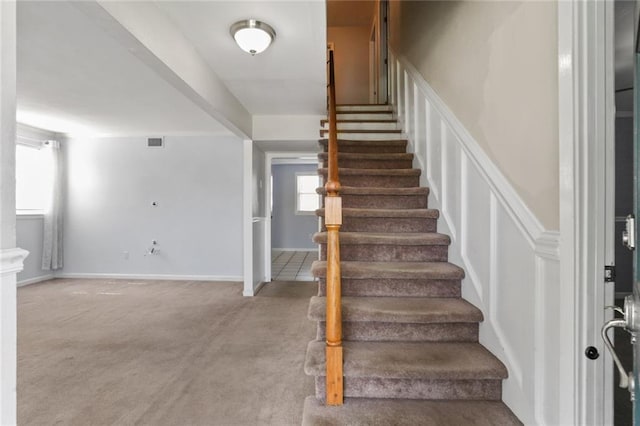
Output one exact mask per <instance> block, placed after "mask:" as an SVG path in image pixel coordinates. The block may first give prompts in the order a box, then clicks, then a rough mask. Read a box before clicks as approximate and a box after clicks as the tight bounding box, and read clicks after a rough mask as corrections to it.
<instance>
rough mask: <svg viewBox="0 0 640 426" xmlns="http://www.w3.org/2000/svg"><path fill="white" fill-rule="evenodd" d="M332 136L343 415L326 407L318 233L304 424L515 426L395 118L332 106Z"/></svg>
mask: <svg viewBox="0 0 640 426" xmlns="http://www.w3.org/2000/svg"><path fill="white" fill-rule="evenodd" d="M321 125H322V126H323V129H322V130H321V131H320V134H321V136H325V135H326V132H327V128H328V127H327V123H326V120H323V122H322V123H321ZM337 126H338V139H339V148H338V153H339V154H338V165H339V176H340V182H341V184H342V190H341V191H340V195H341V196H342V205H343V210H342V214H343V224H342V227H341V232H340V257H341V270H342V273H341V276H342V295H343V299H342V319H343V340H344V341H343V346H344V382H343V383H344V396H345V403H344V405H342V406H326V405H325V404H324V398H325V377H324V375H325V342H324V340H325V305H326V299H325V297H324V296H325V287H326V283H325V277H326V262H325V259H326V242H327V235H326V232H319V233H317V234H316V235H315V236H314V241H315V242H317V243H318V244H320V247H321V259H322V260H320V261H317V262H315V263H314V264H313V267H312V273H313V275H314V276H315V277H316V278H317V279H318V282H319V291H318V296H316V297H313V298H312V299H311V303H310V306H309V318H310V319H311V320H313V321H317V323H318V332H317V337H316V340H314V341H312V342H310V343H309V346H308V349H307V357H306V362H305V372H306V374H308V375H311V376H314V377H315V387H316V395H315V396H311V397H308V398H307V399H306V401H305V406H304V416H303V424H304V425H346V424H348V425H374V424H377V425H390V424H393V425H400V424H403V425H469V424H473V425H518V424H521V423H520V422H519V421H518V419H517V418H516V417H515V416H514V415H513V413H512V412H511V411H510V410H509V409H508V408H507V407H506V405H504V404H503V403H502V401H501V396H502V380H503V379H505V378H506V377H507V370H506V368H505V366H504V365H503V364H502V363H501V362H500V361H499V360H498V359H497V358H496V357H495V356H493V355H492V354H491V353H490V352H489V351H488V350H487V349H485V348H484V347H483V346H482V345H480V344H479V343H478V324H479V322H480V321H482V319H483V317H482V313H481V312H480V311H479V310H478V309H477V308H476V307H475V306H473V305H471V304H470V303H468V302H467V301H465V300H464V299H462V298H461V291H460V286H461V280H462V278H464V271H463V270H462V269H460V268H459V267H457V266H456V265H453V264H451V263H448V262H447V254H448V248H449V244H450V239H449V237H448V236H447V235H443V234H439V233H437V232H436V229H437V220H438V216H439V212H438V211H437V210H433V209H429V208H427V196H428V194H429V190H428V188H421V187H420V183H419V179H420V170H418V169H413V168H412V163H413V155H412V154H409V153H407V152H406V146H407V141H406V140H405V139H404V135H403V134H402V132H401V130H400V129H399V126H398V124H397V122H396V121H395V120H394V119H393V114H392V111H391V107H390V106H387V105H361V106H346V105H345V106H338V121H337ZM320 144H321V146H322V147H323V148H324V149H323V151H324V152H322V153H320V154H319V155H318V157H319V159H320V161H321V164H322V168H320V169H319V173H320V175H321V176H323V177H324V179H325V181H326V178H327V169H326V167H327V164H326V161H327V154H326V151H327V141H326V139H323V140H321V141H320ZM319 192H320V193H321V194H323V195H324V189H323V188H321V189H319ZM324 213H325V212H324V209H320V210H318V215H319V216H320V217H321V218H324ZM323 230H324V220H323Z"/></svg>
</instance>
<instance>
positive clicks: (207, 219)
mask: <svg viewBox="0 0 640 426" xmlns="http://www.w3.org/2000/svg"><path fill="white" fill-rule="evenodd" d="M64 151H65V160H66V165H67V182H66V183H67V184H66V206H65V224H64V226H65V231H64V242H65V246H64V249H65V266H64V269H63V271H62V274H63V276H64V275H67V276H74V275H91V274H99V275H101V274H104V275H114V276H118V275H124V276H127V275H129V276H137V275H141V276H147V277H153V276H167V277H171V276H174V277H183V278H184V277H193V278H194V279H237V280H240V279H241V278H242V193H243V191H242V164H243V163H242V155H243V154H242V141H241V140H239V139H238V138H235V137H221V136H217V137H214V136H193V137H166V138H165V147H163V148H147V146H146V138H139V137H132V138H103V139H82V140H79V139H72V140H69V141H68V142H67V143H66V144H65V145H64ZM154 201H155V202H157V206H156V207H154V206H152V202H154ZM154 239H155V240H157V241H158V246H157V248H158V249H159V253H158V254H157V255H151V256H149V255H146V256H145V254H146V252H147V249H148V248H149V247H150V246H151V240H154ZM127 253H128V254H127Z"/></svg>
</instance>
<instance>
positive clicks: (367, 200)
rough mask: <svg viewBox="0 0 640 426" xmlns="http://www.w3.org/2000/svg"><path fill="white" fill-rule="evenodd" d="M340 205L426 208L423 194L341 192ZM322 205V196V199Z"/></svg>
mask: <svg viewBox="0 0 640 426" xmlns="http://www.w3.org/2000/svg"><path fill="white" fill-rule="evenodd" d="M341 197H342V207H351V208H354V209H356V208H357V209H367V208H370V209H426V208H427V207H428V203H427V197H425V196H424V195H353V194H342V195H341ZM322 203H323V205H324V197H323V200H322Z"/></svg>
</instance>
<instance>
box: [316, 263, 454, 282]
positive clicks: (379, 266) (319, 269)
mask: <svg viewBox="0 0 640 426" xmlns="http://www.w3.org/2000/svg"><path fill="white" fill-rule="evenodd" d="M311 273H312V274H313V276H314V277H316V278H325V277H326V276H327V262H326V261H324V260H316V261H315V262H313V264H312V265H311ZM340 275H341V276H342V278H355V279H358V278H359V279H366V278H379V279H423V278H431V279H451V280H461V279H463V278H464V270H463V269H462V268H460V267H459V266H456V265H454V264H452V263H449V262H348V261H343V262H341V263H340Z"/></svg>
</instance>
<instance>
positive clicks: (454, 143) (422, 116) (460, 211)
mask: <svg viewBox="0 0 640 426" xmlns="http://www.w3.org/2000/svg"><path fill="white" fill-rule="evenodd" d="M390 61H391V77H392V78H391V79H390V82H391V84H390V99H391V102H392V103H393V104H394V111H395V112H396V115H397V116H398V119H399V122H400V123H401V124H402V125H403V131H404V132H405V134H407V137H408V139H409V151H410V152H413V153H414V154H415V155H416V159H415V163H414V166H415V167H420V168H421V169H422V173H423V178H422V180H421V182H424V184H425V185H427V186H429V188H430V189H431V192H430V196H429V207H431V208H436V209H439V210H440V213H441V220H440V221H439V222H438V231H439V232H442V233H445V234H448V235H450V236H451V240H452V244H451V249H450V251H449V259H450V261H451V262H452V263H455V264H458V265H459V266H461V267H463V268H464V269H465V273H466V278H465V280H464V282H463V297H464V298H465V299H467V300H468V301H469V302H471V303H473V304H474V305H476V306H477V307H478V308H480V309H481V310H482V312H483V314H484V318H485V319H484V322H483V323H482V324H481V325H480V342H481V343H482V344H483V345H485V346H486V347H487V348H488V349H489V350H490V351H491V352H492V353H494V354H495V355H496V356H497V357H498V358H500V360H501V361H502V362H504V364H505V365H506V366H507V368H508V370H509V378H508V379H507V380H505V382H504V385H503V400H504V402H505V403H506V404H507V405H508V406H509V407H510V408H511V409H512V410H513V411H514V413H515V414H516V415H517V416H518V417H519V418H520V420H522V421H523V422H524V423H525V424H557V422H558V420H559V412H560V411H559V410H560V407H559V406H558V402H557V401H558V398H559V395H558V383H559V381H558V377H559V375H560V373H561V372H560V371H559V367H558V365H559V364H558V358H557V353H556V349H557V347H558V344H559V338H560V334H559V329H558V327H557V321H558V312H559V306H558V300H559V279H560V266H559V249H558V248H559V239H560V238H559V234H558V233H557V232H555V231H547V230H545V229H544V228H543V227H542V225H541V224H540V222H539V221H538V220H537V218H536V217H535V215H534V214H533V213H532V212H531V211H530V209H529V208H528V207H527V206H526V205H525V204H524V202H523V201H522V199H521V198H520V197H519V196H518V194H517V192H516V191H515V189H514V188H513V187H512V186H511V185H510V184H509V182H508V181H507V180H506V178H505V177H504V175H502V174H501V173H500V171H499V170H498V168H497V167H496V166H495V164H494V163H492V161H491V160H490V159H489V157H488V156H487V155H486V154H485V152H484V151H483V150H482V148H481V147H480V146H479V145H478V143H477V142H476V141H475V140H474V139H473V137H472V136H471V135H470V134H469V132H468V131H467V130H466V129H465V128H464V126H463V125H462V124H461V123H460V121H459V120H458V119H457V118H456V117H455V115H454V114H453V113H452V112H451V110H449V108H448V107H447V106H446V105H445V104H444V102H443V101H442V100H441V99H440V98H439V96H438V95H437V94H436V92H435V91H434V90H433V89H432V88H431V87H430V86H429V84H428V83H427V82H426V81H425V80H424V79H423V77H422V76H421V75H420V74H419V73H418V72H417V71H416V70H415V68H414V67H413V66H412V65H411V64H410V63H409V62H408V61H406V59H405V58H398V57H397V56H396V55H395V54H394V52H390Z"/></svg>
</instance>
